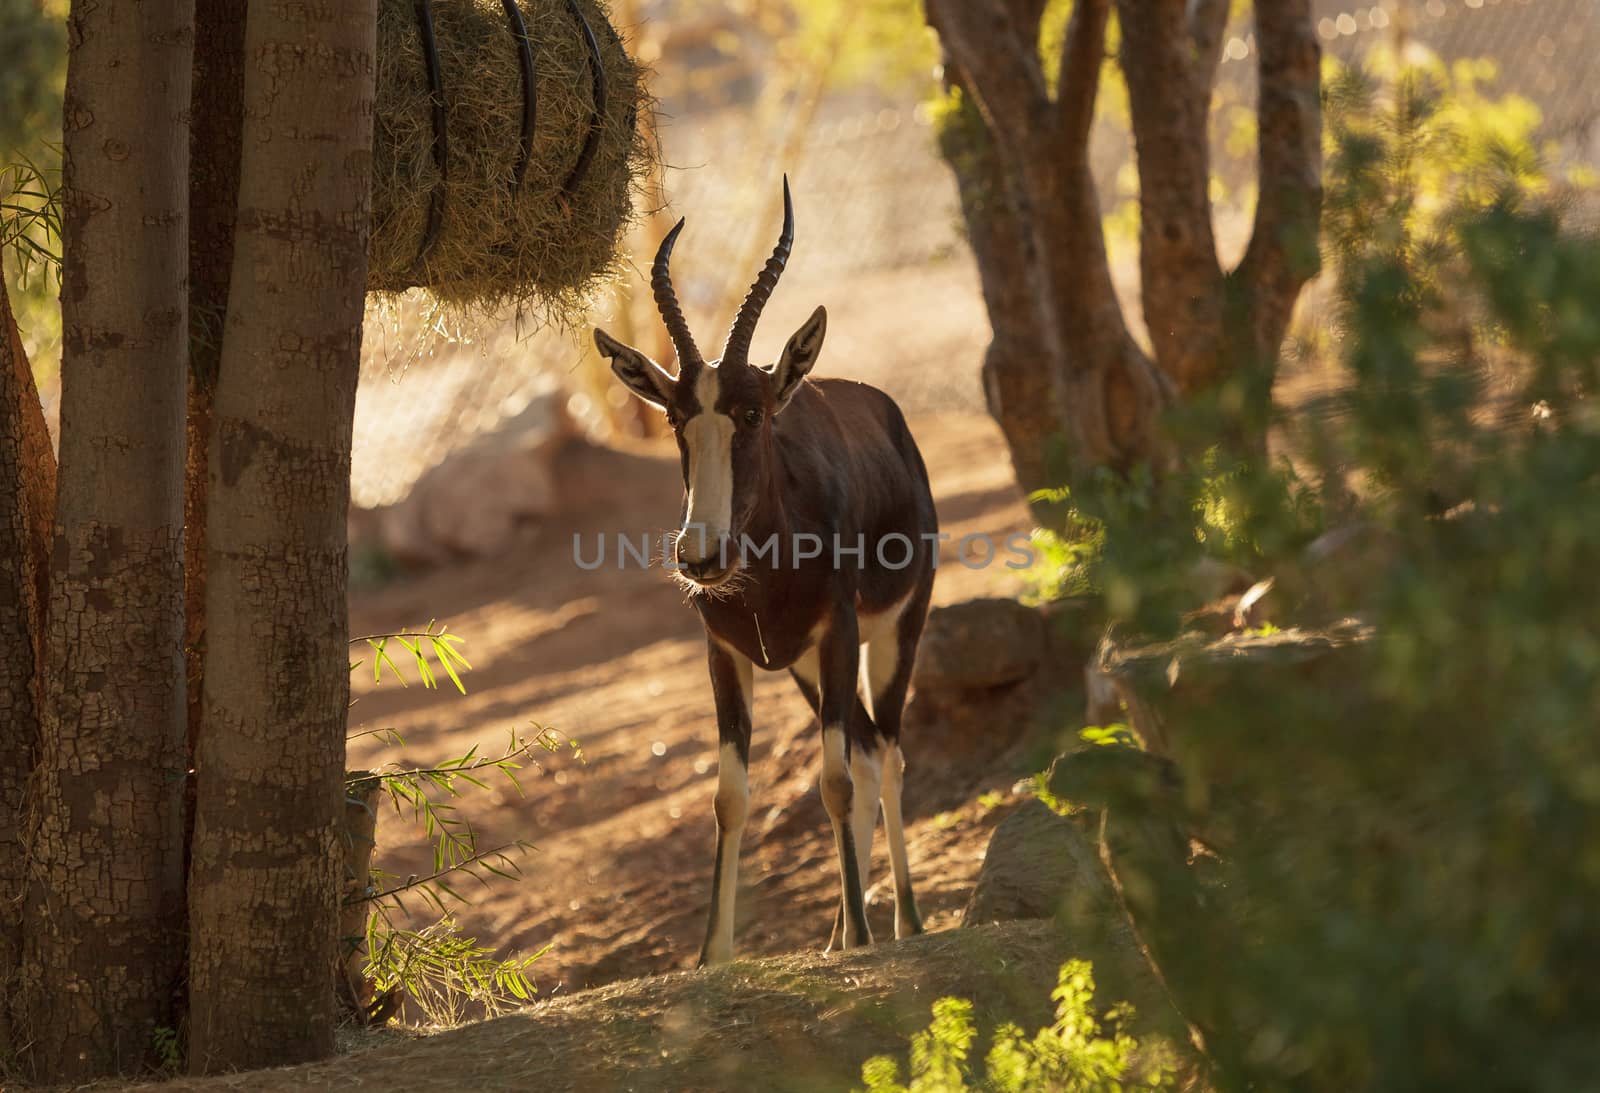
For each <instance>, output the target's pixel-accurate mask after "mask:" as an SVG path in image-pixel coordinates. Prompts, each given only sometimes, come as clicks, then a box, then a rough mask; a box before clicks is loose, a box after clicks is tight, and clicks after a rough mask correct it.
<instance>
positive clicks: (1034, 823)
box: [961, 797, 1116, 926]
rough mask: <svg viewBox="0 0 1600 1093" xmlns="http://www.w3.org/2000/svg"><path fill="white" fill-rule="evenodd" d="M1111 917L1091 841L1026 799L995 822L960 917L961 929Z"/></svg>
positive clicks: (1075, 824) (1107, 886)
mask: <svg viewBox="0 0 1600 1093" xmlns="http://www.w3.org/2000/svg"><path fill="white" fill-rule="evenodd" d="M1063 913H1068V914H1069V917H1071V918H1074V919H1076V918H1079V917H1082V916H1084V915H1089V916H1100V915H1113V914H1115V913H1116V894H1115V893H1114V892H1113V891H1112V889H1111V882H1110V880H1109V878H1108V877H1107V876H1106V870H1105V866H1104V865H1102V864H1101V862H1100V849H1099V844H1098V841H1097V839H1096V836H1095V835H1094V834H1093V833H1092V832H1090V831H1087V830H1085V829H1084V827H1083V826H1082V825H1081V824H1080V822H1079V821H1077V820H1075V819H1070V818H1068V817H1065V816H1058V815H1057V814H1056V813H1055V812H1053V811H1052V810H1051V809H1050V807H1049V806H1048V805H1046V804H1045V803H1044V802H1043V801H1040V800H1039V799H1038V798H1034V797H1030V798H1028V799H1027V800H1025V801H1024V802H1022V804H1021V805H1019V806H1018V807H1017V808H1016V810H1015V811H1013V812H1012V813H1011V815H1009V816H1007V817H1006V818H1005V819H1004V820H1001V821H1000V825H999V826H998V827H996V828H995V831H994V835H993V836H992V837H991V838H990V840H989V850H988V853H987V855H986V856H985V857H984V860H983V868H982V870H980V871H979V873H978V883H977V885H976V886H975V887H974V889H973V892H972V899H971V900H970V901H969V902H968V903H967V908H966V911H965V912H964V913H963V914H962V918H961V924H962V925H963V926H981V925H987V924H989V923H992V922H1013V921H1015V920H1017V919H1029V918H1055V917H1057V916H1058V915H1062V914H1063Z"/></svg>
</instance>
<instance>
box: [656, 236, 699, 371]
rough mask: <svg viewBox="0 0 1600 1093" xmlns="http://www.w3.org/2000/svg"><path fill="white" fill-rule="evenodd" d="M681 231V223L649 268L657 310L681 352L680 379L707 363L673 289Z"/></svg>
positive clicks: (658, 250)
mask: <svg viewBox="0 0 1600 1093" xmlns="http://www.w3.org/2000/svg"><path fill="white" fill-rule="evenodd" d="M682 230H683V220H681V219H680V220H679V221H678V223H677V224H676V225H674V226H673V229H672V230H671V231H669V232H668V233H667V237H666V238H665V239H663V240H662V241H661V246H660V247H659V248H658V249H657V250H656V260H655V264H654V265H653V266H651V267H650V289H651V291H652V292H654V293H655V297H656V310H657V311H659V312H661V321H662V322H663V323H665V324H666V326H667V333H668V334H669V335H670V336H671V337H672V347H673V348H674V349H676V350H677V351H678V376H679V378H682V377H683V375H684V374H685V373H688V372H692V371H693V370H695V369H697V368H699V367H700V366H701V365H702V364H704V363H705V359H704V358H703V357H701V356H700V349H699V347H698V346H696V345H695V344H694V335H693V334H690V333H689V323H688V321H687V320H685V319H684V317H683V308H681V307H679V306H678V294H677V292H675V291H674V290H673V288H672V248H673V245H674V244H676V243H677V241H678V233H679V232H681V231H682Z"/></svg>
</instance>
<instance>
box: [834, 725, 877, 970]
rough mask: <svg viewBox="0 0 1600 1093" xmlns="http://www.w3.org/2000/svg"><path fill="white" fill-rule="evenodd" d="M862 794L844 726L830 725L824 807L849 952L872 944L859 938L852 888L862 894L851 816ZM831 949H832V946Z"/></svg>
mask: <svg viewBox="0 0 1600 1093" xmlns="http://www.w3.org/2000/svg"><path fill="white" fill-rule="evenodd" d="M859 792H860V788H859V787H857V786H855V785H854V780H853V779H852V778H851V776H850V765H849V763H847V762H846V760H845V736H844V728H843V726H840V725H830V726H827V727H825V728H823V730H822V803H823V805H824V806H825V807H826V808H827V810H828V818H829V819H830V820H831V821H833V844H834V849H835V851H836V852H837V853H838V857H839V888H840V892H841V893H842V900H843V902H842V907H843V916H842V917H843V920H844V930H843V937H842V940H841V945H842V947H843V948H846V949H853V948H855V947H856V946H858V945H865V944H868V943H870V942H871V940H872V939H871V938H870V937H862V936H859V935H860V930H858V929H857V923H856V916H855V915H853V914H851V911H850V891H851V887H852V885H854V886H856V887H855V890H856V892H857V893H859V892H860V891H861V888H860V883H861V878H860V872H859V870H858V869H857V868H856V865H855V862H854V860H853V859H854V858H855V851H856V840H855V836H854V833H853V830H852V829H853V828H854V827H855V823H854V820H853V817H852V815H851V813H852V812H853V811H854V801H853V798H854V797H855V796H856V795H857V794H858V793H859ZM863 925H864V923H863ZM829 946H830V948H831V947H832V943H831V942H830V943H829Z"/></svg>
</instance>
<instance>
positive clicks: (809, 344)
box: [594, 179, 828, 589]
mask: <svg viewBox="0 0 1600 1093" xmlns="http://www.w3.org/2000/svg"><path fill="white" fill-rule="evenodd" d="M682 230H683V221H682V220H680V221H678V223H677V226H676V227H674V228H673V229H672V231H670V232H668V233H667V237H666V238H665V239H663V240H662V241H661V249H660V250H658V251H657V252H656V260H655V265H654V266H653V267H652V268H651V275H650V287H651V288H652V289H653V290H654V292H655V298H656V307H657V309H658V310H659V311H660V312H661V319H662V321H663V322H664V323H665V324H666V327H667V333H668V334H670V335H671V336H672V345H673V348H674V349H675V350H676V351H677V355H678V374H677V376H673V375H671V374H669V373H668V372H667V371H666V369H664V368H662V367H661V366H660V365H659V364H657V363H656V362H655V361H653V360H651V359H650V358H649V357H648V356H646V355H645V354H643V353H641V352H640V351H639V350H637V349H635V348H633V346H631V345H624V344H622V343H621V342H619V341H617V340H616V339H615V338H613V337H612V336H611V335H609V334H607V333H606V332H605V331H604V330H600V329H598V328H597V329H596V330H595V332H594V342H595V345H596V346H598V347H599V349H600V352H601V353H602V354H604V355H605V356H607V357H609V358H610V359H611V370H612V371H613V372H615V373H616V375H617V378H618V379H620V380H621V381H622V382H623V383H624V384H626V385H627V387H628V389H629V390H630V391H632V392H633V393H634V394H635V395H637V396H639V397H640V398H641V399H643V400H644V401H645V402H647V403H649V404H650V405H652V406H654V407H656V408H657V409H659V410H662V411H665V413H666V415H667V422H668V424H670V425H671V426H672V432H673V435H674V436H675V437H676V438H677V441H678V453H679V455H680V457H681V459H682V464H683V488H684V514H683V526H682V528H681V530H679V532H678V536H677V539H676V540H675V543H676V546H675V551H676V555H677V558H676V561H677V564H678V566H679V567H680V569H681V572H682V573H683V574H684V575H685V576H687V577H688V578H689V580H691V581H692V582H694V583H695V584H696V585H698V586H700V587H701V588H705V589H712V588H716V587H717V586H719V585H721V584H723V583H725V582H726V581H727V580H728V579H729V578H731V577H732V576H733V574H734V573H735V571H737V570H738V568H739V565H740V557H739V551H738V543H739V539H740V536H742V535H743V534H744V533H745V532H746V531H747V530H748V528H749V524H750V518H751V515H752V514H753V513H754V512H755V510H756V507H757V505H758V503H759V502H760V501H761V500H762V498H763V497H764V496H766V494H767V492H768V491H770V490H773V489H776V488H777V486H776V480H775V476H774V473H773V472H774V455H773V433H772V429H773V418H775V417H776V416H777V415H778V414H780V413H782V412H783V408H784V407H785V406H787V405H788V404H789V400H790V399H791V398H793V397H794V394H795V392H796V391H798V390H799V389H800V385H801V384H802V383H803V382H804V380H805V378H806V375H807V373H809V372H810V371H811V367H812V365H814V364H815V363H816V361H817V355H818V354H819V353H820V352H821V351H822V338H823V335H824V333H826V331H827V327H828V315H827V312H826V311H824V310H823V309H822V308H820V307H819V308H817V310H816V311H814V312H813V313H812V315H811V317H810V318H809V319H807V320H806V321H805V322H804V323H803V324H801V326H800V329H799V330H797V331H795V333H794V336H793V337H791V338H790V339H789V344H788V345H786V346H784V348H783V355H782V356H780V357H779V358H778V361H777V363H776V364H773V365H770V366H765V367H758V366H755V365H752V364H751V363H750V340H751V338H752V337H753V336H754V335H755V331H756V322H757V321H758V320H759V319H760V318H761V309H762V308H763V307H765V306H766V303H767V299H768V297H770V296H771V295H772V290H773V289H774V288H775V287H777V284H778V278H779V277H780V276H781V275H782V274H783V267H784V265H785V263H787V262H788V260H789V249H790V247H791V246H792V245H793V243H794V207H793V205H792V204H791V202H790V200H789V180H788V179H784V182H783V232H782V234H781V235H780V236H779V237H778V245H777V247H776V248H774V249H773V252H772V257H771V258H769V259H767V264H766V266H765V267H764V268H763V269H762V271H761V274H760V276H758V277H757V278H756V282H755V284H753V285H751V286H750V292H749V295H747V296H746V297H745V299H744V303H743V304H742V305H740V307H739V314H738V316H737V317H736V318H735V319H734V320H733V328H732V329H731V330H729V331H728V340H727V344H726V345H725V346H724V347H723V350H722V357H721V358H720V359H719V360H714V361H709V362H708V361H706V359H705V358H704V357H702V356H701V355H700V350H699V349H698V348H697V347H696V346H695V342H694V338H693V336H692V335H691V334H690V333H689V325H688V323H687V322H685V321H684V318H683V309H682V308H680V307H679V306H678V296H677V293H676V292H674V291H673V288H672V272H671V269H670V261H671V258H672V248H673V245H674V244H675V243H677V241H678V233H679V232H681V231H682Z"/></svg>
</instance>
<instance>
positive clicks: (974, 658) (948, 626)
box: [911, 599, 1048, 691]
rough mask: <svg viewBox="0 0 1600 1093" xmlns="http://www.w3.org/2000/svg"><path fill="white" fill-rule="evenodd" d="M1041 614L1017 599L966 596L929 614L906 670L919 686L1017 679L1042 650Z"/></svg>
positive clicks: (972, 686) (957, 686)
mask: <svg viewBox="0 0 1600 1093" xmlns="http://www.w3.org/2000/svg"><path fill="white" fill-rule="evenodd" d="M1047 643H1048V635H1047V633H1046V630H1045V623H1044V619H1043V618H1042V617H1041V616H1040V615H1039V613H1038V612H1037V611H1035V610H1034V609H1033V608H1031V607H1026V606H1024V605H1023V604H1020V603H1018V602H1017V601H1016V600H1007V599H982V600H967V601H966V602H964V603H956V604H951V605H949V606H948V607H936V608H934V609H933V610H932V611H930V612H929V613H928V622H927V626H926V627H925V628H924V629H923V632H922V645H921V648H920V649H919V650H918V652H917V664H916V668H915V669H914V670H913V672H912V675H911V682H912V684H913V685H914V686H915V687H916V688H917V689H918V690H919V691H920V690H936V691H949V690H980V689H983V688H987V687H998V686H1003V685H1005V684H1009V683H1017V682H1019V681H1021V680H1024V679H1027V678H1028V677H1029V676H1031V675H1033V673H1034V672H1035V671H1036V670H1037V669H1038V668H1039V665H1040V663H1041V662H1042V661H1043V660H1044V658H1045V655H1046V652H1047Z"/></svg>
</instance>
